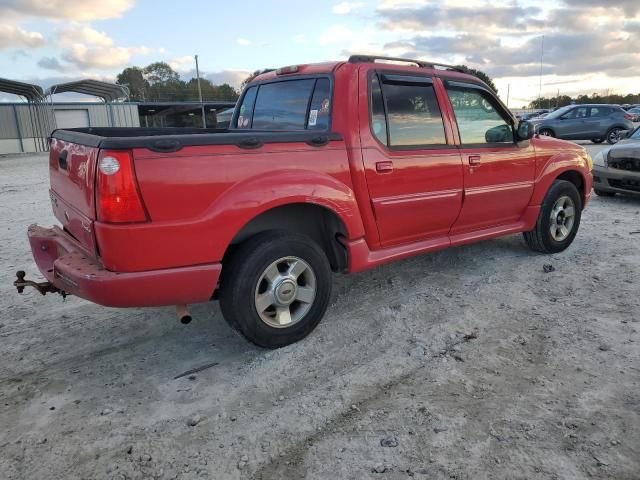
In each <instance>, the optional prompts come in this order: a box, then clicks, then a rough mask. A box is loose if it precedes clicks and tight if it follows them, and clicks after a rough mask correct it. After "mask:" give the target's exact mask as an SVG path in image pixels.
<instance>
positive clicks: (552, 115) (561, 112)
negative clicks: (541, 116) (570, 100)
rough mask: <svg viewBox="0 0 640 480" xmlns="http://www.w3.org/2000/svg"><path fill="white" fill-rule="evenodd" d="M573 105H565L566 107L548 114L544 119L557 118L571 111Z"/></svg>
mask: <svg viewBox="0 0 640 480" xmlns="http://www.w3.org/2000/svg"><path fill="white" fill-rule="evenodd" d="M574 106H575V105H567V106H566V107H562V108H559V109H558V110H556V111H555V112H551V113H548V114H547V115H546V116H545V118H558V117H561V116H562V115H564V114H565V113H567V112H568V111H569V110H571V109H572V108H573V107H574Z"/></svg>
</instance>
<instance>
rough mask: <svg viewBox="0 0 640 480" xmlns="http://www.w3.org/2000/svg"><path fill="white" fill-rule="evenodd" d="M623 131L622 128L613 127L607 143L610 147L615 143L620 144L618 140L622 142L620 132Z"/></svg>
mask: <svg viewBox="0 0 640 480" xmlns="http://www.w3.org/2000/svg"><path fill="white" fill-rule="evenodd" d="M621 131H622V129H621V128H618V127H613V128H612V129H611V130H609V131H608V132H607V143H608V144H609V145H613V144H615V143H618V140H620V132H621Z"/></svg>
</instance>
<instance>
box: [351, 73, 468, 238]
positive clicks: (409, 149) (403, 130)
mask: <svg viewBox="0 0 640 480" xmlns="http://www.w3.org/2000/svg"><path fill="white" fill-rule="evenodd" d="M363 76H365V77H366V78H362V79H361V80H362V82H363V83H364V82H366V83H364V85H363V83H361V86H362V87H364V86H365V85H367V88H368V92H369V98H368V100H369V108H368V109H366V110H365V109H362V108H361V109H360V111H361V119H360V125H361V129H360V130H361V134H360V135H361V141H362V159H363V162H364V168H365V176H366V180H367V186H368V188H369V195H370V198H371V203H372V207H373V211H374V215H375V219H376V224H377V227H378V233H379V236H380V243H381V245H382V246H389V245H395V244H401V243H408V242H412V241H418V240H427V239H436V238H441V239H443V241H448V239H447V235H448V232H449V229H450V228H451V225H453V223H454V222H455V219H456V217H457V216H458V214H459V213H460V208H461V205H462V162H461V157H460V153H459V152H458V149H457V147H456V145H455V144H454V142H453V139H452V138H450V137H451V133H450V131H449V134H448V135H447V134H446V133H445V126H444V122H443V120H442V115H441V110H442V108H441V105H439V103H438V98H437V96H436V93H435V90H434V84H433V79H432V78H430V77H428V76H424V75H421V76H416V75H415V74H410V73H407V72H401V71H400V72H393V71H379V72H375V71H370V72H369V73H368V75H367V74H365V72H363ZM441 100H442V99H441ZM362 117H364V118H362Z"/></svg>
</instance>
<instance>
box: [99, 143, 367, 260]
mask: <svg viewBox="0 0 640 480" xmlns="http://www.w3.org/2000/svg"><path fill="white" fill-rule="evenodd" d="M134 162H135V169H136V175H137V179H138V184H139V187H140V191H141V193H142V197H143V200H144V203H145V206H146V208H147V211H148V213H149V216H150V218H151V222H150V223H146V224H131V225H124V226H115V225H104V224H97V226H96V234H97V237H98V244H99V245H108V246H109V248H108V249H104V251H103V262H104V263H105V266H107V268H109V269H113V270H118V271H140V270H147V269H153V268H160V267H161V268H169V267H173V266H176V267H177V266H183V265H198V264H204V263H211V262H218V261H220V260H221V259H222V257H223V255H224V252H225V251H226V248H227V246H228V245H229V243H230V242H231V240H232V239H233V237H234V236H235V235H236V234H237V233H238V231H240V230H241V229H242V227H243V226H244V225H245V224H246V223H248V222H249V221H250V220H251V219H253V218H254V217H255V216H256V215H258V214H260V213H262V212H264V211H266V210H268V209H270V208H274V207H276V206H279V205H284V204H288V203H315V204H318V205H321V206H324V207H326V208H328V209H330V210H332V211H334V212H335V213H337V214H338V215H339V216H340V218H341V219H342V220H343V222H344V224H345V226H346V228H347V230H348V233H349V236H352V235H353V236H356V237H357V236H362V234H363V233H362V232H363V229H362V223H361V220H360V215H359V211H358V207H357V204H356V200H355V196H354V194H353V191H352V188H351V177H350V171H349V164H348V158H347V151H346V148H345V145H344V141H332V142H330V143H329V144H328V145H326V146H324V147H311V146H309V145H307V144H305V143H287V144H267V145H265V146H263V147H261V148H259V149H256V150H243V149H240V148H238V147H237V146H234V145H218V146H202V147H186V148H183V149H182V150H180V151H179V152H174V153H170V154H163V153H155V152H152V151H150V150H146V149H137V150H134Z"/></svg>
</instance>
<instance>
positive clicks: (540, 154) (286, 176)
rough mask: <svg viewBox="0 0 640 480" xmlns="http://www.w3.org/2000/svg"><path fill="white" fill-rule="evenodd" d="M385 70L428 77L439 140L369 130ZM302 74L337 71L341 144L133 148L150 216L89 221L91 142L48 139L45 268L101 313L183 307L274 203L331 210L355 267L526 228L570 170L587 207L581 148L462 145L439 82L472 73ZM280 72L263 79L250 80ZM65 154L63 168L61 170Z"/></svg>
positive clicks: (36, 230)
mask: <svg viewBox="0 0 640 480" xmlns="http://www.w3.org/2000/svg"><path fill="white" fill-rule="evenodd" d="M381 69H384V70H386V71H388V70H393V71H394V72H398V73H400V74H403V73H404V72H408V73H411V74H413V75H422V76H426V77H429V78H431V79H432V81H433V85H434V89H435V92H436V95H437V101H438V105H439V107H440V110H441V113H442V116H443V126H444V132H445V137H446V145H443V146H441V147H438V148H426V149H419V150H411V151H407V150H397V149H389V148H387V147H386V146H385V145H382V144H381V143H380V142H379V141H378V140H377V139H376V138H375V137H374V136H373V135H372V133H371V129H370V125H369V123H370V121H369V91H368V78H369V73H370V72H371V71H373V70H375V71H379V70H381ZM307 74H308V75H317V74H323V75H327V74H329V75H331V76H332V78H333V81H332V85H333V93H332V95H333V97H332V101H331V105H332V112H331V117H332V132H335V133H337V134H339V136H340V138H341V139H340V140H337V139H332V140H331V141H329V143H328V144H326V145H322V146H312V145H309V144H307V143H305V142H303V141H297V140H294V141H287V142H282V143H265V144H264V145H262V146H259V148H255V149H243V148H240V147H239V146H237V145H235V144H231V143H229V144H226V143H222V142H218V143H219V144H211V145H197V146H184V147H182V148H180V149H179V150H178V151H175V152H171V153H160V152H157V151H152V150H149V149H147V148H142V147H140V148H133V149H132V150H131V154H132V156H133V160H134V169H135V177H136V181H137V185H138V189H139V192H140V196H141V200H142V202H143V204H144V207H145V209H146V212H147V214H148V217H149V219H148V221H145V222H139V223H128V224H117V223H103V222H99V221H96V206H95V201H96V192H95V184H96V176H97V175H98V173H97V165H96V163H97V158H98V155H99V153H100V147H96V146H94V147H88V146H83V145H79V144H76V143H70V142H65V141H62V140H59V139H56V138H54V139H53V140H52V144H51V153H50V171H51V198H52V204H53V210H54V213H55V215H56V217H57V218H58V220H59V221H60V222H61V224H62V226H63V228H64V231H62V230H60V229H59V228H57V227H54V228H53V229H42V228H40V227H35V226H32V227H30V229H29V238H30V242H31V246H32V250H33V253H34V257H35V258H36V261H37V263H38V267H39V268H40V270H41V271H42V273H43V274H44V275H45V276H46V277H47V279H49V280H50V281H51V282H52V283H54V284H55V285H56V286H58V287H59V288H62V289H64V290H66V291H69V292H71V293H74V294H76V295H79V296H81V297H83V298H87V299H89V300H91V301H94V302H96V303H100V304H103V305H111V306H150V305H169V304H185V303H191V302H198V301H206V300H208V299H209V298H210V297H211V296H212V294H213V291H214V289H215V288H216V285H217V283H218V278H219V275H220V272H221V268H222V265H221V262H222V260H223V257H224V255H225V252H226V251H227V248H228V247H229V245H230V243H231V242H232V240H233V239H234V237H236V235H237V234H238V233H239V232H240V231H241V230H242V228H243V227H244V226H246V225H247V224H248V223H249V222H250V221H251V220H253V219H254V218H255V217H256V216H258V215H260V214H261V213H263V212H266V211H268V210H270V209H273V208H275V207H279V206H283V205H289V204H298V203H307V204H314V205H318V206H321V207H323V208H325V209H327V210H329V211H331V212H333V213H334V214H335V215H336V216H337V217H338V218H339V219H340V220H341V221H342V223H343V225H344V230H345V235H346V238H342V239H341V241H342V243H343V244H344V246H345V248H346V249H347V254H348V268H347V269H348V270H349V271H360V270H364V269H367V268H371V267H375V266H377V265H380V264H382V263H385V262H389V261H392V260H397V259H400V258H405V257H409V256H412V255H417V254H420V253H425V252H431V251H436V250H440V249H443V248H447V247H449V246H453V245H463V244H466V243H472V242H476V241H480V240H483V239H487V238H492V237H496V236H500V235H506V234H511V233H516V232H522V231H527V230H530V229H531V228H533V226H534V225H535V222H536V219H537V216H538V212H539V209H540V204H541V202H542V199H543V198H544V195H545V194H546V192H547V190H548V188H549V187H550V185H551V183H552V182H553V181H554V180H555V179H556V178H557V177H558V176H559V175H562V174H563V173H566V172H569V171H571V172H577V173H578V174H579V175H580V176H581V178H582V179H583V186H584V188H583V190H584V192H586V193H585V194H584V202H585V204H586V202H587V201H588V198H589V192H590V190H591V174H590V171H589V169H590V164H589V160H588V157H587V156H586V154H585V151H584V149H583V148H581V147H579V146H577V145H574V144H571V143H568V142H563V141H558V140H553V139H541V138H533V139H532V140H531V141H530V142H523V143H522V144H519V145H515V144H514V145H511V146H506V147H495V146H493V147H492V146H482V147H478V148H475V147H474V148H468V147H464V146H461V145H460V138H459V134H458V130H457V123H456V117H455V114H454V111H453V108H452V106H451V104H450V101H449V98H448V96H447V93H446V90H445V87H444V83H443V81H442V80H441V77H446V78H447V79H454V80H467V81H470V80H473V81H475V82H476V83H477V79H473V78H472V77H469V76H468V75H464V74H461V73H457V72H451V71H442V70H432V69H428V68H416V67H412V66H403V65H389V64H387V65H384V66H381V65H380V64H374V63H344V62H337V63H327V64H319V65H301V66H299V67H298V71H297V72H296V73H295V75H307ZM288 75H289V74H282V75H278V74H276V73H275V72H270V73H267V74H264V75H262V76H260V77H258V79H256V81H264V80H273V79H279V78H282V79H286V78H287V76H288ZM54 137H55V134H54ZM336 138H337V137H336ZM96 145H97V144H96ZM63 151H66V152H67V162H66V168H61V164H60V155H61V154H62V152H63ZM63 163H64V162H63ZM43 245H44V247H45V248H46V250H43V249H42V248H43ZM74 285H75V286H74Z"/></svg>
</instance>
